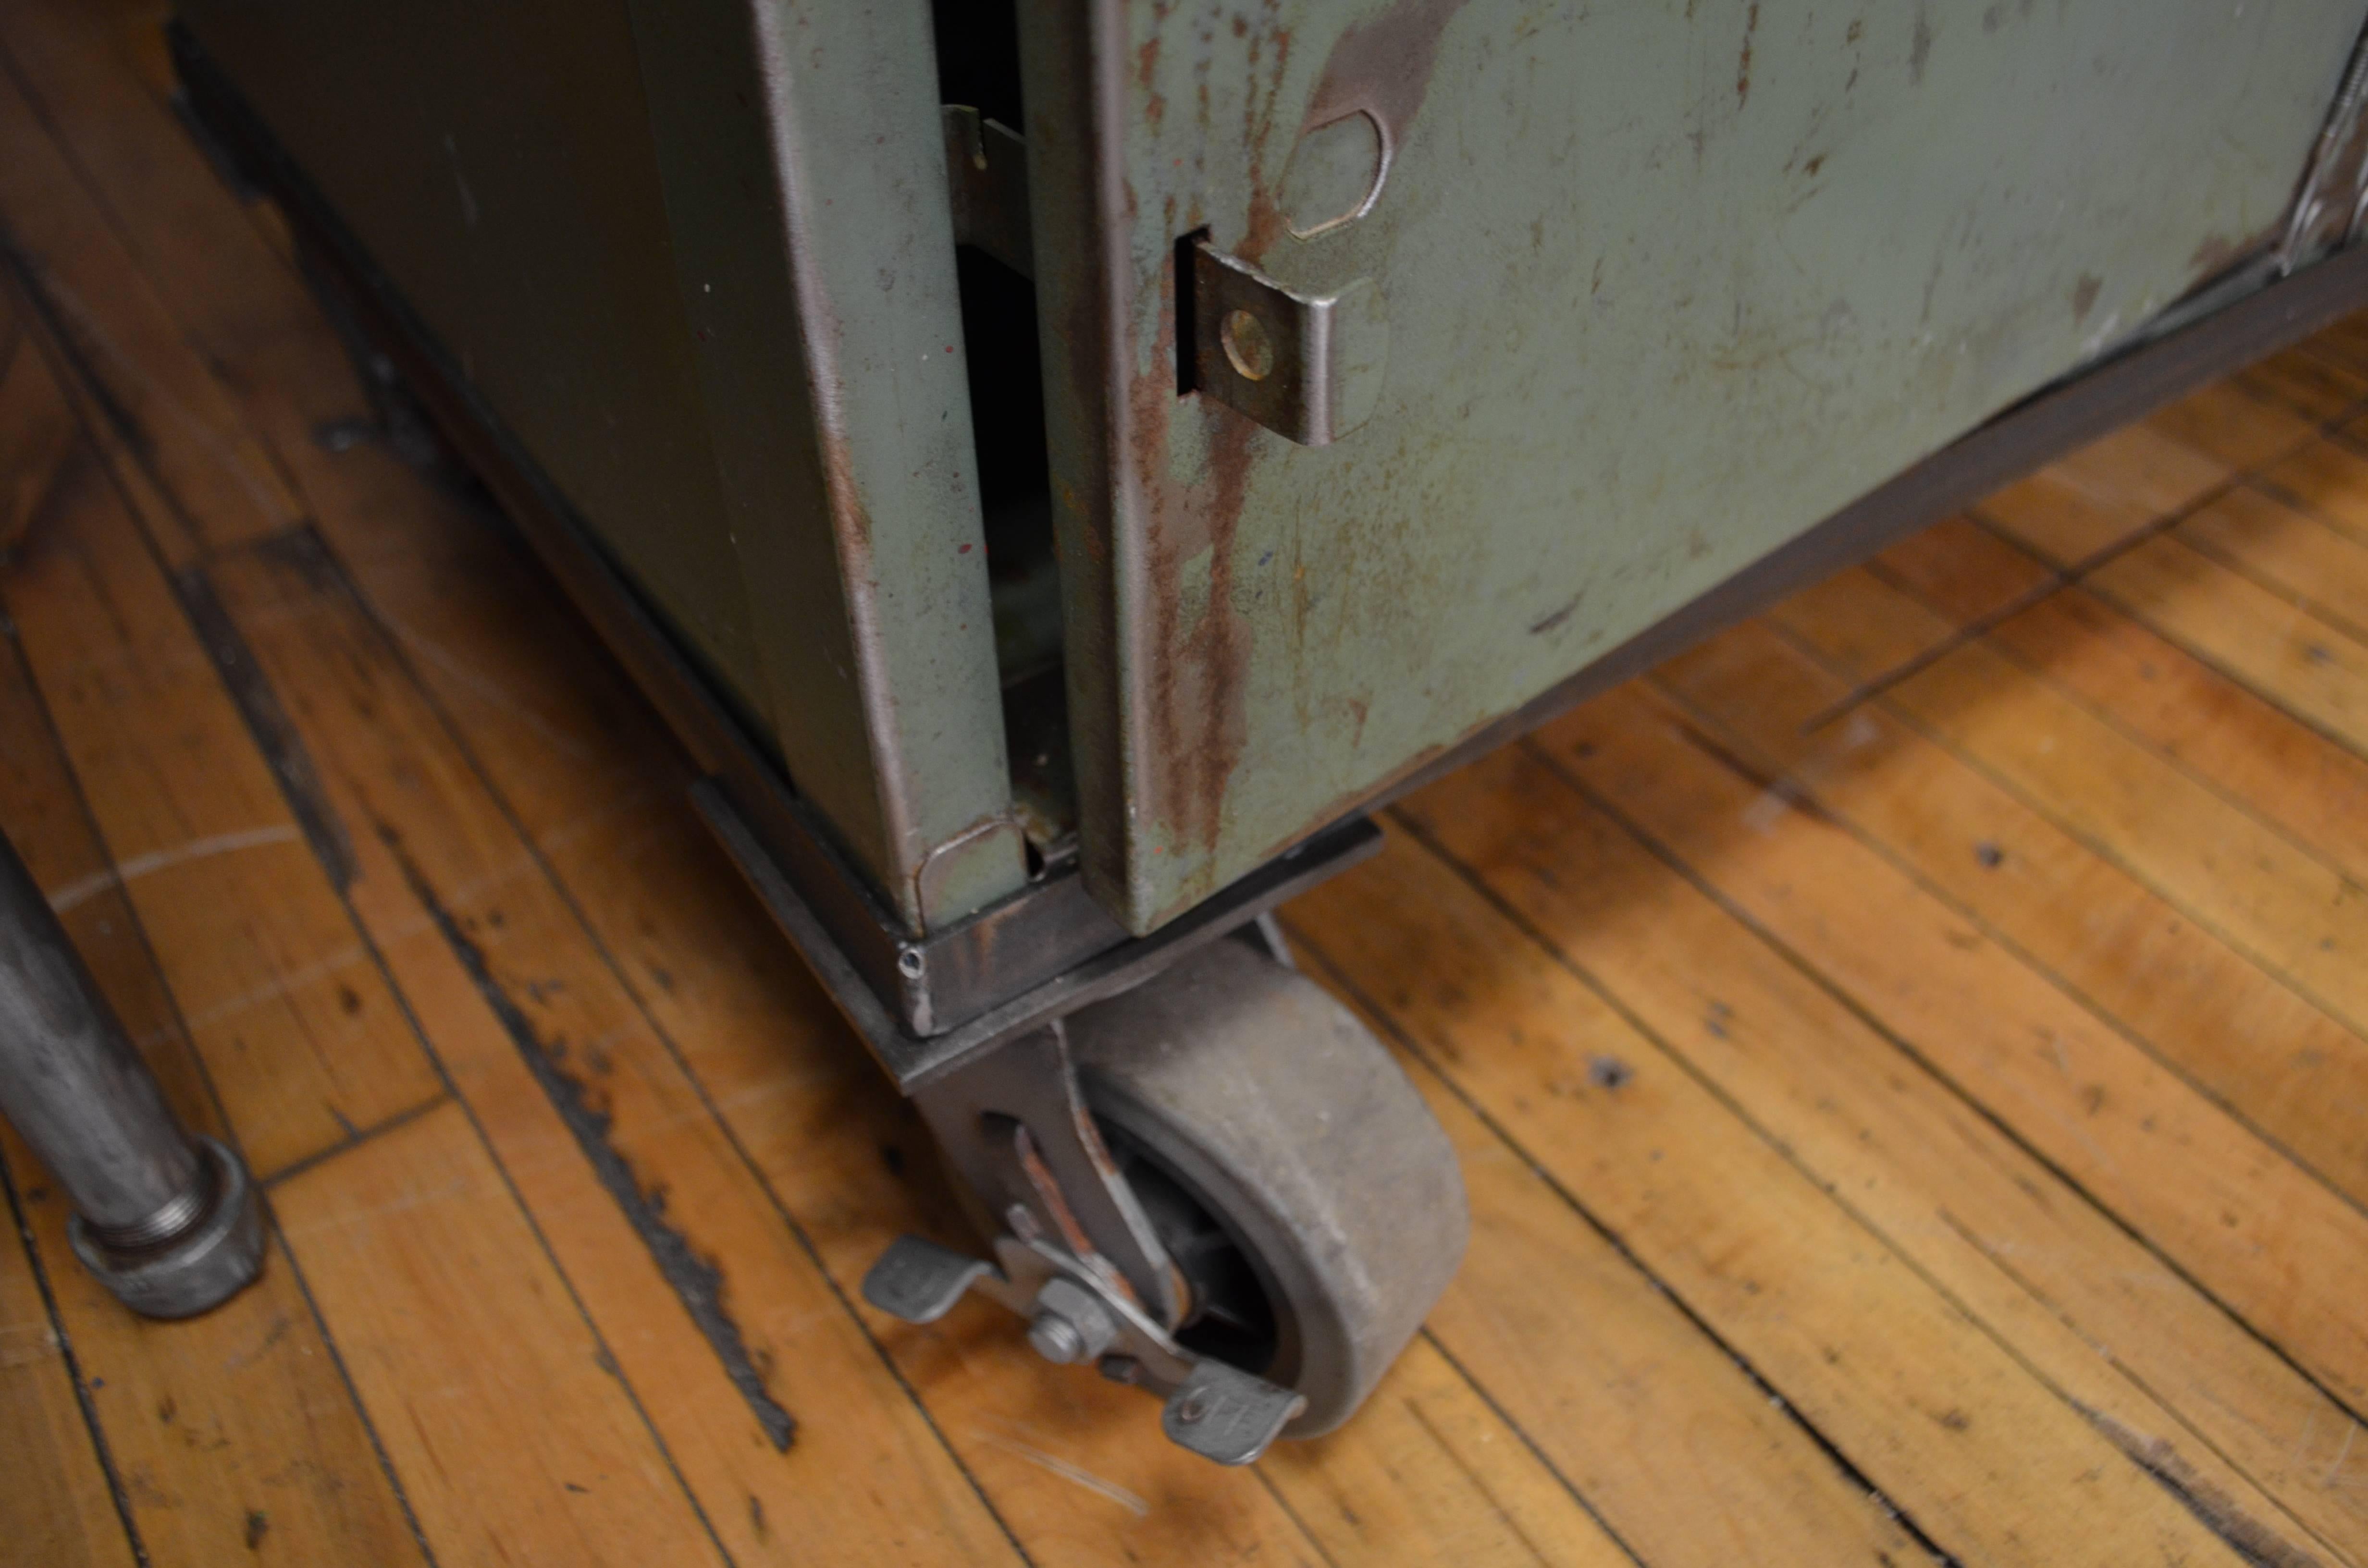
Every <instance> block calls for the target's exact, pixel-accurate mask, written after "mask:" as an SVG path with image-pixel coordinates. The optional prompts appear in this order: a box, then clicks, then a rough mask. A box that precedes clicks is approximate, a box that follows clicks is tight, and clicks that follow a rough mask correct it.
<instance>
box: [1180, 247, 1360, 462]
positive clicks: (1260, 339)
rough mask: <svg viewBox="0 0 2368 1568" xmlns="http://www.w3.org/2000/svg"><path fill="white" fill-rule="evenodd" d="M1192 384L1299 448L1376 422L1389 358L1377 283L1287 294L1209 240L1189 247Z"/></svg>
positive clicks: (1282, 286)
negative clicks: (1297, 444) (1369, 422)
mask: <svg viewBox="0 0 2368 1568" xmlns="http://www.w3.org/2000/svg"><path fill="white" fill-rule="evenodd" d="M1188 249H1189V254H1190V264H1191V272H1192V277H1191V288H1192V326H1191V331H1192V342H1191V346H1190V353H1191V356H1192V360H1191V369H1192V374H1191V377H1190V385H1191V388H1192V390H1193V391H1195V392H1201V393H1202V394H1203V395H1205V396H1208V397H1212V398H1214V399H1216V400H1217V401H1218V402H1219V403H1224V405H1225V406H1226V407H1228V408H1231V409H1233V410H1235V412H1237V413H1240V414H1244V415H1248V416H1249V417H1250V418H1252V419H1255V420H1257V421H1258V423H1259V424H1261V425H1263V426H1266V427H1267V428H1268V429H1269V430H1272V431H1274V432H1275V433H1276V434H1277V435H1280V436H1284V437H1289V438H1290V439H1292V440H1293V441H1296V442H1298V443H1299V444H1300V445H1301V446H1304V447H1322V446H1326V445H1329V444H1330V443H1331V442H1334V441H1337V440H1338V439H1339V438H1340V437H1343V436H1345V435H1347V434H1348V433H1349V431H1351V430H1354V429H1355V428H1357V426H1360V425H1362V424H1363V423H1364V422H1365V421H1366V420H1368V419H1370V418H1372V415H1373V410H1374V409H1375V408H1376V407H1377V406H1378V405H1379V404H1380V402H1381V392H1382V376H1383V369H1384V366H1385V364H1386V361H1387V359H1388V356H1389V313H1388V311H1387V308H1386V304H1385V301H1383V298H1382V290H1381V287H1380V285H1378V284H1376V283H1374V282H1373V281H1372V279H1371V278H1359V279H1358V280H1356V281H1355V282H1353V283H1350V284H1349V285H1347V286H1346V287H1344V288H1341V289H1338V290H1330V291H1328V292H1313V291H1308V290H1298V289H1292V288H1290V287H1288V286H1287V285H1285V284H1283V283H1281V282H1279V281H1278V280H1276V279H1275V278H1269V277H1268V276H1267V275H1266V274H1265V273H1263V272H1260V271H1259V270H1258V268H1257V267H1252V266H1251V265H1250V264H1249V263H1248V262H1246V261H1244V260H1242V259H1241V258H1240V257H1238V256H1228V255H1226V254H1225V253H1224V251H1221V250H1219V249H1217V248H1216V247H1215V246H1214V245H1212V244H1210V243H1209V241H1208V240H1207V238H1206V237H1205V236H1195V237H1194V238H1193V239H1192V240H1191V241H1190V244H1189V247H1188Z"/></svg>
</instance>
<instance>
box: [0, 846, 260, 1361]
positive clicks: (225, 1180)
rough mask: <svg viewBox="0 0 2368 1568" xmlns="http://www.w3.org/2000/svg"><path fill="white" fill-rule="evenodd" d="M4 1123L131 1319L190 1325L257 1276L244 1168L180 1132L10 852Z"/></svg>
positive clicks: (3, 867)
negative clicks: (38, 1167)
mask: <svg viewBox="0 0 2368 1568" xmlns="http://www.w3.org/2000/svg"><path fill="white" fill-rule="evenodd" d="M0 1113H5V1114H6V1116H7V1119H8V1120H9V1122H10V1124H11V1125H13V1126H14V1127H15V1128H16V1129H17V1132H18V1133H19V1134H20V1135H22V1136H23V1138H24V1140H25V1142H28V1143H29V1144H31V1145H32V1146H33V1153H36V1154H38V1155H39V1156H40V1160H41V1163H42V1164H43V1165H47V1166H48V1167H49V1170H50V1175H51V1176H52V1177H54V1178H55V1179H56V1181H57V1183H58V1185H59V1186H60V1187H63V1188H64V1189H65V1194H66V1198H67V1200H68V1201H69V1202H70V1203H72V1204H73V1206H74V1219H73V1221H72V1223H71V1227H70V1230H71V1234H72V1236H73V1240H74V1254H75V1256H78V1257H80V1258H81V1259H82V1261H83V1263H84V1265H85V1267H88V1268H89V1269H90V1271H91V1272H92V1273H94V1274H96V1275H97V1276H98V1278H100V1280H102V1281H103V1282H104V1283H105V1284H106V1286H107V1288H108V1290H112V1291H114V1292H115V1294H116V1295H117V1296H118V1297H119V1298H120V1300H121V1301H123V1303H124V1304H125V1305H126V1306H128V1307H130V1308H131V1309H132V1310H133V1311H134V1312H142V1313H145V1314H146V1315H148V1316H150V1317H167V1318H170V1317H188V1316H190V1315H192V1314H194V1313H197V1312H204V1311H205V1310H206V1309H207V1308H209V1307H211V1306H214V1305H216V1304H218V1303H220V1302H222V1301H227V1300H228V1299H229V1298H230V1297H232V1296H233V1295H234V1294H236V1293H237V1292H238V1290H240V1289H241V1288H242V1287H243V1286H245V1284H246V1283H247V1282H248V1281H249V1280H251V1279H253V1278H255V1276H256V1273H257V1272H258V1271H259V1270H260V1269H261V1268H262V1267H263V1217H262V1210H261V1208H260V1205H259V1204H258V1202H257V1200H256V1193H255V1189H254V1187H253V1184H252V1183H251V1182H250V1181H249V1180H248V1177H247V1173H246V1167H245V1165H244V1164H243V1163H242V1162H241V1161H240V1160H239V1158H238V1156H237V1155H235V1154H233V1153H231V1152H230V1150H228V1149H227V1148H225V1147H223V1146H222V1144H220V1143H218V1142H214V1141H213V1140H212V1139H211V1138H198V1139H192V1138H190V1137H189V1136H188V1133H186V1132H185V1131H182V1128H181V1124H180V1123H179V1121H178V1120H176V1119H175V1118H174V1115H173V1113H172V1110H171V1109H170V1108H168V1107H167V1106H166V1105H165V1096H164V1095H163V1094H162V1092H160V1091H159V1090H158V1088H157V1086H156V1080H155V1078H154V1076H153V1075H151V1074H150V1073H149V1071H148V1067H147V1064H146V1063H145V1062H142V1061H141V1060H140V1054H139V1052H138V1051H135V1050H133V1049H132V1045H131V1041H130V1040H127V1039H125V1038H124V1035H123V1030H122V1028H121V1026H120V1025H119V1024H118V1023H117V1022H116V1020H115V1015H114V1014H113V1013H112V1012H111V1011H110V1010H109V1009H108V1006H107V1004H106V1002H105V1000H104V999H103V998H101V997H100V995H99V994H98V992H97V989H96V988H95V987H94V986H93V985H92V984H91V980H90V975H89V972H88V971H85V969H84V968H83V964H82V960H81V959H80V958H79V957H78V956H77V955H76V954H75V952H74V946H73V944H72V943H71V942H69V941H68V940H67V939H66V934H65V928H64V927H63V926H60V925H59V924H58V918H57V915H55V914H54V913H53V912H52V911H51V908H50V903H49V900H48V899H47V898H45V897H43V896H42V893H41V890H40V887H39V885H37V884H36V883H35V882H34V881H33V879H32V876H31V874H30V873H28V871H27V870H26V869H25V865H24V862H23V861H21V860H19V859H18V858H17V853H16V850H15V849H14V848H13V847H12V846H9V845H8V844H7V843H6V840H5V839H0Z"/></svg>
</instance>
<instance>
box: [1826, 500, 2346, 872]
mask: <svg viewBox="0 0 2368 1568" xmlns="http://www.w3.org/2000/svg"><path fill="white" fill-rule="evenodd" d="M1873 569H1874V571H1875V572H1876V574H1877V575H1878V576H1880V577H1881V578H1882V580H1883V581H1884V582H1886V583H1889V584H1891V585H1894V586H1896V587H1899V588H1902V589H1905V590H1906V591H1907V592H1909V593H1911V594H1913V595H1915V596H1916V597H1918V598H1919V599H1921V600H1922V601H1923V602H1924V603H1925V604H1926V605H1927V606H1929V607H1930V608H1932V609H1935V610H1937V611H1939V612H1940V613H1941V615H1942V616H1943V617H1945V618H1947V619H1949V620H1950V621H1951V622H1952V623H1954V624H1955V625H1957V626H1960V627H1963V626H1967V625H1970V624H1972V623H1974V622H1975V621H1976V620H1980V619H1983V618H1984V617H1987V616H1988V615H1990V614H1991V613H1992V612H1994V611H1996V610H1998V608H2000V607H2002V606H2007V605H2009V603H2012V602H2018V601H2020V600H2021V598H2022V597H2023V596H2024V595H2026V594H2027V593H2029V592H2030V591H2031V590H2032V589H2033V588H2034V587H2039V586H2042V585H2044V582H2045V580H2046V575H2047V574H2046V569H2045V568H2044V567H2043V566H2041V565H2040V564H2039V563H2038V562H2036V561H2034V560H2032V558H2031V557H2030V556H2028V555H2026V554H2024V553H2023V552H2022V551H2020V550H2018V549H2017V548H2015V547H2014V546H2012V545H2010V544H2009V543H2007V542H2006V541H2005V540H2002V539H2000V538H1998V536H1997V535H1995V534H1992V533H1990V532H1988V531H1987V530H1986V529H1984V528H1980V527H1978V526H1977V525H1975V524H1974V523H1971V522H1969V521H1965V520H1963V519H1959V520H1957V521H1953V522H1950V523H1945V524H1942V525H1941V526H1940V527H1938V528H1928V529H1926V530H1925V531H1924V532H1923V533H1921V534H1918V535H1917V536H1916V537H1915V538H1914V539H1913V540H1908V541H1907V542H1906V543H1904V544H1902V545H1900V546H1897V547H1896V548H1894V549H1893V550H1891V551H1886V552H1885V553H1884V556H1883V557H1882V559H1881V560H1880V561H1879V562H1876V563H1875V566H1874V568H1873ZM1988 637H1989V640H1990V642H1991V643H1992V644H1993V645H1994V646H1996V647H1998V648H2000V649H2002V650H2004V651H2005V652H2006V653H2008V654H2009V655H2010V656H2011V657H2013V658H2014V659H2015V660H2017V661H2018V662H2019V663H2020V664H2021V665H2022V667H2023V668H2024V669H2026V670H2028V671H2030V672H2032V674H2034V675H2037V676H2042V677H2044V678H2045V679H2047V680H2048V681H2050V682H2052V683H2054V684H2055V686H2057V687H2060V688H2062V689H2063V690H2065V691H2066V692H2068V693H2070V694H2071V695H2072V696H2073V697H2074V698H2075V699H2078V701H2080V702H2081V703H2083V704H2084V705H2085V706H2086V707H2087V708H2088V710H2089V711H2090V712H2091V713H2093V714H2095V715H2097V716H2098V717H2099V718H2100V719H2101V720H2103V721H2104V722H2107V723H2109V724H2112V725H2113V726H2114V727H2115V728H2117V729H2119V730H2121V731H2122V732H2123V733H2124V734H2127V735H2129V736H2131V737H2132V738H2133V739H2135V740H2136V741H2138V742H2139V743H2140V744H2145V745H2147V746H2151V747H2152V748H2154V749H2155V750H2156V751H2157V752H2159V753H2160V754H2161V755H2162V756H2166V757H2169V759H2170V760H2171V761H2173V762H2175V763H2177V764H2178V765H2179V766H2180V767H2184V768H2186V769H2187V770H2188V771H2189V773H2191V774H2192V775H2193V776H2194V777H2195V778H2199V779H2202V780H2203V782H2205V783H2206V784H2208V785H2209V786H2211V787H2212V788H2213V789H2215V790H2219V791H2220V792H2221V793H2222V794H2224V795H2226V797H2227V798H2229V799H2230V800H2232V801H2238V802H2240V803H2241V804H2242V805H2243V806H2244V807H2245V808H2246V809H2247V810H2248V811H2251V812H2254V813H2255V814H2256V815H2258V816H2260V818H2261V820H2262V821H2264V822H2268V823H2271V824H2274V825H2275V826H2277V827H2278V828H2279V829H2280V830H2281V831H2283V833H2285V834H2286V835H2287V836H2288V837H2289V838H2290V839H2291V840H2293V841H2294V843H2296V844H2298V845H2301V846H2304V847H2305V848H2306V849H2308V850H2309V851H2310V852H2312V853H2314V854H2316V855H2317V856H2318V857H2319V858H2322V859H2324V860H2325V861H2326V862H2327V863H2328V865H2330V866H2333V867H2335V868H2336V869H2339V870H2340V871H2341V872H2342V873H2343V874H2344V875H2345V876H2347V877H2350V878H2351V880H2352V881H2355V882H2368V758H2363V757H2362V756H2359V755H2358V754H2356V753H2354V752H2351V751H2350V750H2348V749H2346V748H2345V747H2343V746H2340V745H2338V744H2334V743H2332V742H2330V741H2329V740H2328V738H2327V737H2326V736H2324V735H2322V734H2320V733H2318V732H2317V731H2316V730H2313V729H2311V728H2310V727H2309V726H2308V725H2305V724H2302V723H2299V722H2295V720H2294V718H2293V717H2292V716H2290V715H2289V714H2287V713H2286V712H2285V711H2284V710H2283V709H2280V708H2276V707H2273V706H2271V704H2270V703H2269V702H2267V701H2265V700H2264V699H2262V698H2260V696H2258V695H2257V694H2256V693H2254V692H2253V691H2252V690H2251V689H2250V688H2248V687H2245V686H2243V685H2241V684H2239V683H2237V682H2236V681H2234V680H2231V679H2229V678H2228V677H2227V676H2224V675H2222V674H2221V673H2220V672H2219V671H2218V670H2216V669H2214V668H2213V667H2212V666H2211V665H2208V664H2205V663H2204V662H2203V660H2201V659H2199V658H2197V657H2195V656H2194V655H2193V654H2192V653H2188V652H2187V651H2186V650H2185V649H2182V648H2180V647H2179V646H2178V645H2177V644H2175V643H2172V642H2169V641H2167V640H2165V639H2164V638H2162V637H2161V636H2159V635H2157V633H2155V632H2154V631H2150V630H2148V629H2147V628H2146V627H2145V626H2143V625H2141V624H2140V623H2139V622H2137V621H2135V620H2134V619H2131V618H2130V617H2128V616H2126V615H2123V613H2122V612H2120V611H2119V610H2117V609H2115V608H2112V606H2111V605H2108V604H2106V603H2105V602H2104V601H2103V600H2101V599H2100V598H2098V597H2096V596H2095V595H2093V594H2090V593H2089V592H2087V591H2086V590H2085V589H2081V588H2077V587H2074V588H2065V589H2062V590H2060V591H2056V592H2054V593H2051V594H2049V596H2048V597H2045V598H2044V599H2041V600H2040V601H2039V602H2037V603H2035V604H2032V606H2031V608H2028V609H2027V610H2024V611H2022V612H2021V613H2020V614H2016V615H2012V616H2009V618H2008V619H2005V620H2004V621H2002V622H2000V623H1998V625H1997V626H1995V627H1994V628H1992V629H1991V630H1990V631H1989V632H1988ZM1925 652H1928V653H1929V652H1930V650H1925Z"/></svg>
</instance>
